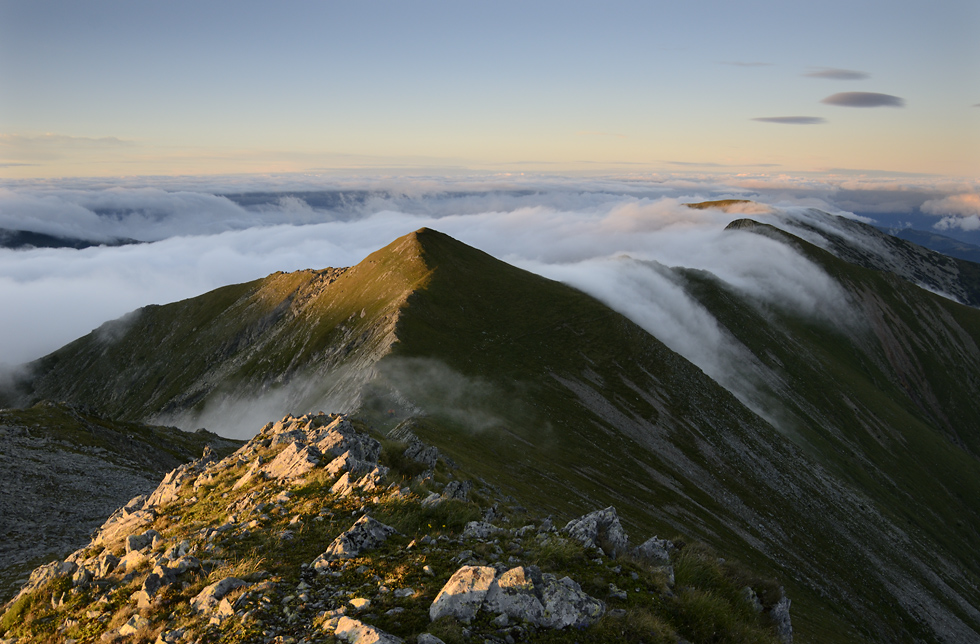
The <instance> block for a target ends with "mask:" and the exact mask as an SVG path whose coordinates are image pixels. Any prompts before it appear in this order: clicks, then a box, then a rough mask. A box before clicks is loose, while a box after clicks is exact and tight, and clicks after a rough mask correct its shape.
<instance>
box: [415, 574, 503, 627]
mask: <svg viewBox="0 0 980 644" xmlns="http://www.w3.org/2000/svg"><path fill="white" fill-rule="evenodd" d="M496 575H497V571H496V570H494V569H493V568H490V567H487V566H463V567H462V568H460V569H459V570H457V571H456V572H455V573H454V574H453V576H452V577H450V578H449V581H447V582H446V585H445V586H443V587H442V590H440V591H439V594H438V595H436V598H435V601H433V602H432V605H431V606H430V607H429V618H430V619H432V620H436V619H439V618H440V617H443V616H445V615H450V616H452V617H455V618H456V619H458V620H460V621H462V622H469V621H470V620H471V619H473V617H475V616H476V614H477V612H478V611H479V610H480V607H481V606H482V605H483V600H484V599H486V596H487V593H488V592H489V590H490V587H491V585H493V583H494V577H496Z"/></svg>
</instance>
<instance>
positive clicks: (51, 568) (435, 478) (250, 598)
mask: <svg viewBox="0 0 980 644" xmlns="http://www.w3.org/2000/svg"><path fill="white" fill-rule="evenodd" d="M402 437H403V439H405V438H406V436H402ZM407 438H409V440H405V441H404V442H394V441H390V440H388V439H387V438H382V439H381V440H379V439H378V438H375V437H372V436H370V435H369V434H368V433H367V431H366V428H365V427H364V426H363V425H359V424H358V422H357V421H353V420H352V419H350V418H348V417H346V416H342V415H326V414H316V415H306V416H301V417H293V416H287V417H285V418H283V419H282V420H281V421H279V422H276V423H269V424H267V425H266V426H265V427H264V428H263V429H262V431H261V432H260V433H259V434H258V435H256V436H255V437H254V438H253V439H252V440H250V441H249V442H248V443H246V444H245V445H244V446H242V447H241V448H240V449H238V450H237V451H236V452H234V453H233V454H230V455H229V456H227V457H225V458H218V457H217V456H216V455H215V454H213V453H207V454H205V456H204V457H202V458H201V459H199V460H197V461H195V462H193V463H189V464H185V465H181V466H179V467H177V468H176V469H174V470H173V471H171V472H170V473H169V474H167V476H166V477H164V479H163V481H161V482H160V484H159V485H158V486H157V488H156V489H155V490H153V491H152V492H151V493H150V494H147V495H141V496H137V497H136V498H134V499H132V500H131V501H130V502H129V503H128V504H127V505H126V506H124V507H123V508H120V509H119V510H118V511H117V512H115V513H114V514H113V515H112V516H111V517H110V518H109V519H108V520H107V521H106V522H105V523H104V524H103V526H102V527H101V528H100V529H99V530H98V531H97V533H96V534H95V536H94V537H93V538H92V540H91V542H90V543H89V544H88V545H87V546H85V547H84V548H81V549H79V550H77V551H76V552H74V553H72V554H71V555H70V556H68V557H67V558H66V559H65V560H63V561H55V562H52V563H50V564H47V565H45V566H42V567H40V568H38V569H36V570H35V571H34V572H33V573H32V575H31V578H30V581H29V582H28V583H27V584H26V585H25V586H24V588H23V589H22V590H21V591H20V593H19V594H18V595H17V597H16V598H15V599H14V600H13V601H11V602H10V603H8V604H7V605H6V606H5V607H4V609H5V612H4V614H3V616H2V617H0V637H4V638H6V639H4V640H3V641H4V642H30V641H42V640H45V639H50V638H51V637H60V638H63V639H64V640H65V641H72V642H114V641H123V640H125V641H137V642H142V641H145V642H156V643H157V644H174V643H176V642H218V641H221V642H252V641H262V642H269V641H273V642H278V643H280V644H286V643H289V642H320V641H323V642H328V641H346V642H401V641H415V642H420V643H422V642H425V643H428V644H432V643H434V642H439V641H443V642H464V641H491V642H507V643H508V644H510V643H512V642H516V641H528V640H534V639H536V638H537V637H538V636H541V635H544V634H545V633H551V634H552V635H549V637H550V638H551V639H552V640H553V641H563V639H562V636H561V633H564V632H565V631H566V630H569V629H570V632H569V637H571V638H572V639H575V638H577V637H578V636H577V635H574V633H578V632H580V630H581V629H587V632H588V633H589V637H590V638H591V639H592V640H594V641H617V640H618V639H620V638H622V637H625V636H626V635H627V633H628V632H632V631H635V630H636V629H638V628H639V629H645V630H642V632H641V633H640V634H642V635H644V636H646V637H649V638H651V639H655V638H661V640H662V641H677V640H678V638H681V639H692V640H695V641H696V640H698V639H699V637H700V636H701V630H703V629H704V628H711V629H716V630H717V629H718V628H727V629H730V630H732V632H733V633H734V632H736V631H737V632H738V633H740V634H741V635H742V636H746V635H750V636H751V639H749V640H746V641H760V642H766V641H772V642H777V641H782V642H789V641H791V640H792V628H791V626H790V622H789V612H788V609H789V601H788V600H787V599H786V598H785V596H784V595H783V594H782V592H781V589H779V588H778V586H777V585H775V584H774V583H773V582H770V581H766V580H763V579H759V578H757V577H753V576H752V575H751V574H750V573H748V572H747V571H746V570H745V569H742V568H738V567H735V566H733V565H732V564H730V563H726V562H725V561H724V560H721V559H719V558H718V557H716V556H715V555H713V554H711V553H709V552H708V551H707V550H706V549H704V548H703V547H700V546H698V545H696V544H685V543H684V542H683V541H682V540H681V541H669V540H665V539H658V538H652V539H650V540H647V541H646V542H644V543H643V544H641V545H639V546H637V547H631V546H630V543H629V537H628V535H627V533H626V530H625V529H624V528H623V526H622V525H621V524H620V522H619V518H618V516H617V514H616V511H615V509H614V508H611V507H610V508H606V509H604V510H598V511H596V512H593V513H590V514H588V515H586V516H584V517H580V518H577V519H573V520H571V521H569V522H568V524H567V525H566V526H565V527H564V528H563V529H560V530H559V529H557V528H556V527H555V525H554V523H553V521H552V519H551V518H550V517H547V518H542V517H538V516H535V514H534V513H533V512H530V511H528V510H527V509H525V508H522V507H520V506H517V505H515V504H514V500H513V499H511V498H509V497H507V496H506V495H505V494H503V493H502V492H501V491H500V490H497V489H495V488H494V487H493V486H491V485H489V484H487V483H485V482H483V481H472V480H468V479H465V478H464V474H463V473H462V472H459V471H458V470H454V469H452V468H451V467H450V466H449V465H448V464H447V463H446V461H445V459H444V458H443V457H442V456H441V454H440V453H439V452H438V450H435V449H434V448H431V447H428V446H425V445H424V444H421V445H420V443H421V441H419V440H418V439H417V438H415V437H414V436H411V437H407ZM706 580H707V581H706ZM705 601H709V602H710V603H712V605H713V606H714V607H715V608H714V610H715V611H716V612H718V611H720V612H718V615H715V617H719V616H723V617H724V620H723V623H722V622H719V623H721V626H719V623H713V622H711V623H709V621H710V620H707V619H706V618H705V617H704V615H700V613H699V609H698V606H702V605H704V602H705ZM699 615H700V616H699ZM634 634H635V633H634ZM556 637H557V638H558V639H554V638H556ZM569 641H571V640H569Z"/></svg>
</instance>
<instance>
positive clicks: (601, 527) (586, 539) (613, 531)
mask: <svg viewBox="0 0 980 644" xmlns="http://www.w3.org/2000/svg"><path fill="white" fill-rule="evenodd" d="M563 531H564V532H565V533H566V534H567V535H568V536H569V537H570V538H572V539H574V540H576V541H578V542H579V543H581V544H582V545H583V546H585V547H586V548H599V549H600V550H602V551H603V552H604V553H605V554H606V555H607V556H609V557H613V558H615V557H618V556H619V555H622V554H625V553H626V552H627V550H629V537H628V536H627V535H626V531H625V530H623V526H622V525H621V524H620V523H619V516H618V515H617V514H616V508H614V507H613V506H609V507H608V508H606V509H605V510H596V511H595V512H590V513H589V514H586V515H585V516H582V517H579V518H578V519H572V520H571V521H569V522H568V523H567V524H566V525H565V528H564V530H563Z"/></svg>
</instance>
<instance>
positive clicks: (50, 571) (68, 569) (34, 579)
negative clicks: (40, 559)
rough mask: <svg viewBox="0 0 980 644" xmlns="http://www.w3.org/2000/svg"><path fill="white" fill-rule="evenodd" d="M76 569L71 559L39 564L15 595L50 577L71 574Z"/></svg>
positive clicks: (44, 581) (54, 577)
mask: <svg viewBox="0 0 980 644" xmlns="http://www.w3.org/2000/svg"><path fill="white" fill-rule="evenodd" d="M76 570H78V564H75V563H73V562H71V561H53V562H51V563H49V564H46V565H44V566H39V567H38V568H35V569H34V571H33V572H31V576H30V578H29V579H28V580H27V583H26V584H25V585H24V587H23V588H21V590H20V592H19V593H17V597H20V596H21V595H24V594H26V593H29V592H31V591H33V590H36V589H38V588H40V587H41V586H43V585H44V584H46V583H48V582H49V581H51V580H52V579H60V578H61V577H67V576H68V575H73V574H75V571H76Z"/></svg>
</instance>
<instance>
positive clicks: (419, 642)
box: [415, 633, 446, 644]
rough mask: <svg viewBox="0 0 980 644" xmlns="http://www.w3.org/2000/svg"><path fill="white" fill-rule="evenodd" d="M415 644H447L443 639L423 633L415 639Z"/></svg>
mask: <svg viewBox="0 0 980 644" xmlns="http://www.w3.org/2000/svg"><path fill="white" fill-rule="evenodd" d="M415 644H446V643H445V642H443V641H442V640H441V639H439V638H438V637H436V636H435V635H432V634H431V633H422V634H421V635H419V636H418V637H417V638H415Z"/></svg>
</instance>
